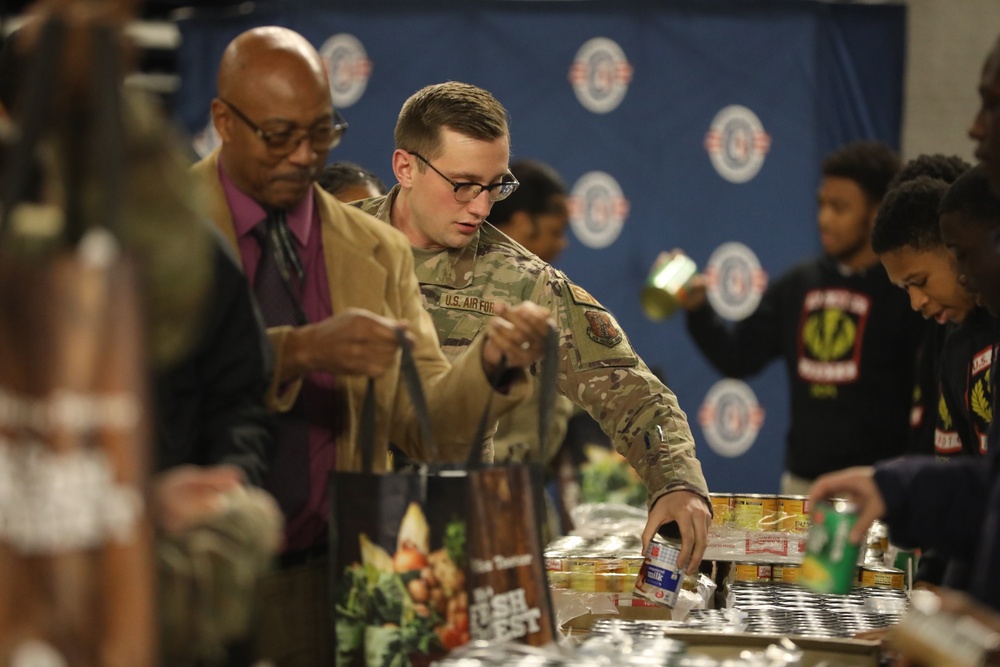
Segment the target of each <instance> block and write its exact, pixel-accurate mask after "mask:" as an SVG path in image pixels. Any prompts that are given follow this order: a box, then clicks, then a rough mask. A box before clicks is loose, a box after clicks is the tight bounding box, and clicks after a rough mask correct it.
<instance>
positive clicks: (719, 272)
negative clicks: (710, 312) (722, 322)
mask: <svg viewBox="0 0 1000 667" xmlns="http://www.w3.org/2000/svg"><path fill="white" fill-rule="evenodd" d="M705 281H706V283H707V287H708V302H709V303H710V304H712V308H714V309H715V312H717V313H718V314H719V315H721V316H722V317H724V318H726V319H727V320H732V321H734V322H738V321H739V320H743V319H746V318H747V317H749V316H750V314H751V313H753V311H755V310H757V305H758V304H759V303H760V297H761V295H762V294H764V289H765V288H766V287H767V273H766V272H765V271H764V270H763V269H762V268H760V261H758V260H757V255H755V254H754V252H753V250H751V249H750V248H748V247H747V246H745V245H743V244H742V243H737V242H735V241H733V242H730V243H723V244H722V245H720V246H719V247H718V248H716V249H715V252H713V253H712V255H711V256H710V257H709V258H708V263H707V264H706V265H705Z"/></svg>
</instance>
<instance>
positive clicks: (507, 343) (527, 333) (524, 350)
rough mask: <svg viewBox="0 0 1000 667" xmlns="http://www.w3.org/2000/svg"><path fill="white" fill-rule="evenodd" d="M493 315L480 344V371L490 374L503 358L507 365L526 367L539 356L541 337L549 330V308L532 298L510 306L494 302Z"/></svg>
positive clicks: (543, 339)
mask: <svg viewBox="0 0 1000 667" xmlns="http://www.w3.org/2000/svg"><path fill="white" fill-rule="evenodd" d="M496 315H497V316H496V317H494V318H493V319H491V320H490V321H489V324H487V328H486V344H485V345H483V370H485V371H486V374H487V375H492V374H493V372H494V371H495V370H496V368H497V366H498V365H499V363H500V359H501V358H504V357H505V358H506V360H507V366H508V367H510V368H521V367H524V366H528V365H530V364H532V363H534V362H536V361H538V360H539V359H541V358H542V354H543V353H544V352H545V337H546V335H547V334H548V332H549V331H550V330H551V329H552V327H553V324H552V321H551V320H550V319H549V311H548V310H547V309H545V308H542V307H541V306H539V305H538V304H537V303H534V302H532V301H522V302H521V303H519V304H518V305H517V306H514V307H511V306H508V305H506V304H503V303H499V304H497V309H496Z"/></svg>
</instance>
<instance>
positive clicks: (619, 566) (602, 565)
mask: <svg viewBox="0 0 1000 667" xmlns="http://www.w3.org/2000/svg"><path fill="white" fill-rule="evenodd" d="M626 571H627V570H626V567H625V561H624V560H623V559H621V558H598V559H597V560H596V561H594V574H625V572H626Z"/></svg>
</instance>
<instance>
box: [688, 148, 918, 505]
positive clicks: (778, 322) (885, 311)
mask: <svg viewBox="0 0 1000 667" xmlns="http://www.w3.org/2000/svg"><path fill="white" fill-rule="evenodd" d="M898 170H899V160H898V158H897V156H896V155H895V153H893V152H892V151H891V150H890V149H889V148H888V147H887V146H885V145H883V144H879V143H874V142H857V143H854V144H849V145H847V146H845V147H843V148H842V149H840V150H838V151H836V152H834V153H833V154H831V155H830V156H829V157H828V158H827V159H826V160H825V161H824V162H823V165H822V174H823V178H822V182H821V185H820V188H819V192H818V200H819V209H818V212H817V221H818V223H819V231H820V237H821V240H822V243H823V249H824V254H823V255H822V256H820V257H818V258H815V259H812V260H809V261H806V262H803V263H801V264H799V265H798V266H796V267H794V268H792V269H791V270H790V271H788V272H786V273H785V274H784V275H782V276H780V277H779V278H778V279H777V280H776V281H774V282H773V283H772V284H771V285H769V286H768V288H767V290H766V291H765V293H764V296H763V298H762V300H761V303H760V306H759V307H758V308H757V310H756V311H755V312H754V313H753V314H752V315H750V317H748V318H747V319H745V320H743V321H741V322H737V323H736V324H734V325H731V326H730V325H727V324H726V323H725V322H724V321H723V320H722V319H721V318H720V317H719V316H718V315H717V314H716V313H715V312H714V311H713V310H712V308H711V307H710V306H709V305H708V303H707V301H706V300H705V298H704V294H705V292H704V282H703V281H699V282H698V283H697V287H696V288H695V289H693V290H692V295H691V298H690V299H689V300H688V301H687V303H686V304H685V307H686V308H687V309H688V311H689V312H688V313H687V328H688V331H689V333H690V334H691V336H692V338H693V339H694V341H695V343H697V345H698V347H699V348H700V349H701V351H702V353H704V354H705V356H706V357H707V358H708V360H709V361H710V362H711V363H712V365H713V366H715V367H716V368H717V369H718V370H719V371H721V372H723V373H725V374H726V375H729V376H733V377H744V376H748V375H753V374H755V373H757V372H759V371H760V370H762V369H763V368H764V367H765V366H766V365H767V364H769V363H770V362H771V361H772V360H774V359H776V358H780V359H782V360H783V361H784V363H785V368H786V371H787V373H788V379H789V385H790V390H791V424H790V427H789V432H788V438H787V454H786V457H785V473H784V475H783V476H782V481H781V491H782V493H791V494H804V493H806V492H807V491H808V488H809V483H810V481H811V480H812V479H814V478H816V477H817V476H819V475H821V474H823V473H825V472H829V471H831V470H837V469H840V468H844V467H847V466H850V465H862V464H872V463H874V462H876V461H879V460H882V459H886V458H891V457H893V456H896V455H898V454H901V453H903V452H904V451H905V449H906V443H907V437H908V424H909V414H910V403H911V395H912V388H913V366H914V357H915V350H916V346H917V341H918V340H919V337H920V334H921V331H922V326H921V322H920V320H919V318H917V317H916V316H915V315H914V314H913V313H911V312H910V311H909V309H908V308H907V305H906V300H905V299H904V298H903V297H902V295H900V294H899V293H898V291H897V290H895V289H893V287H892V284H891V283H890V282H889V280H888V279H887V278H886V274H885V270H884V269H883V268H882V266H881V264H879V262H878V257H877V256H876V255H875V253H874V252H873V251H872V248H871V229H872V225H873V224H874V222H875V215H876V213H877V211H878V207H879V203H880V202H881V200H882V197H883V196H884V195H885V193H886V190H887V188H888V185H889V182H890V181H891V180H892V178H893V176H894V175H895V174H896V172H897V171H898Z"/></svg>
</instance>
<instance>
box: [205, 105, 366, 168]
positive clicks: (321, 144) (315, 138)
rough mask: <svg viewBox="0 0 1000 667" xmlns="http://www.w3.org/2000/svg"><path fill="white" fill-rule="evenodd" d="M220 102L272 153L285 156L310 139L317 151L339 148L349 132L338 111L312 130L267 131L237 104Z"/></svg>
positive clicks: (291, 126) (293, 126) (334, 111)
mask: <svg viewBox="0 0 1000 667" xmlns="http://www.w3.org/2000/svg"><path fill="white" fill-rule="evenodd" d="M219 101H220V102H222V103H223V104H225V105H226V106H227V107H229V108H230V110H231V111H232V112H233V113H234V114H236V117H237V118H239V119H240V120H242V121H243V122H244V123H246V125H247V127H249V128H250V129H251V130H253V133H254V134H256V135H257V136H258V137H260V140H261V141H263V142H264V143H265V144H266V145H267V147H268V148H270V149H271V151H272V152H274V153H276V154H279V155H285V154H288V153H291V152H292V151H294V150H295V149H296V148H298V147H299V144H301V143H302V140H303V139H305V138H306V137H309V145H310V146H312V149H313V150H315V151H328V150H330V149H331V148H334V147H335V146H337V144H339V143H340V140H341V139H342V138H343V136H344V132H345V131H346V130H347V121H346V120H344V117H343V116H341V115H340V112H339V111H337V110H336V109H334V110H333V117H332V118H330V119H328V120H321V121H320V122H319V123H317V124H316V125H313V126H312V127H310V128H302V127H297V126H295V125H290V126H289V127H287V128H286V129H280V130H279V129H275V130H265V129H263V128H262V127H260V126H259V125H257V123H255V122H253V121H252V120H250V119H249V118H248V117H247V115H246V114H245V113H243V112H242V111H240V110H239V109H238V108H237V107H236V105H235V104H233V103H232V102H228V101H226V100H224V99H222V98H221V97H220V98H219Z"/></svg>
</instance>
